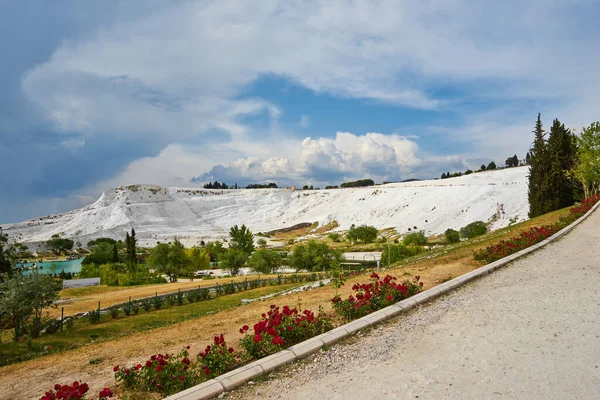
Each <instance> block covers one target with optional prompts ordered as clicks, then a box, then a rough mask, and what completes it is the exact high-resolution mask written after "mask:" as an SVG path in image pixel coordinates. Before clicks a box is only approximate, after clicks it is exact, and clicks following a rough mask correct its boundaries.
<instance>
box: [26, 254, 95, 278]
mask: <svg viewBox="0 0 600 400" xmlns="http://www.w3.org/2000/svg"><path fill="white" fill-rule="evenodd" d="M82 261H83V258H80V259H78V260H69V261H53V262H41V263H35V264H36V265H37V266H38V271H39V272H40V273H42V274H51V273H53V272H52V269H51V267H52V264H56V267H57V268H56V271H55V273H57V274H59V273H60V271H62V270H64V271H65V272H71V273H73V272H79V271H81V262H82ZM22 265H24V266H25V267H31V265H32V263H23V264H17V267H21V266H22ZM40 267H41V268H40ZM24 272H25V273H31V270H26V271H24Z"/></svg>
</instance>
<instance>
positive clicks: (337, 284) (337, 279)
mask: <svg viewBox="0 0 600 400" xmlns="http://www.w3.org/2000/svg"><path fill="white" fill-rule="evenodd" d="M345 283H346V275H344V274H343V273H342V266H341V264H340V263H339V262H337V261H334V262H333V263H331V286H333V288H334V289H335V295H336V297H337V296H338V290H339V289H340V288H341V287H342V286H344V284H345Z"/></svg>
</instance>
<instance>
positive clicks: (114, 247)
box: [112, 243, 119, 262]
mask: <svg viewBox="0 0 600 400" xmlns="http://www.w3.org/2000/svg"><path fill="white" fill-rule="evenodd" d="M112 252H113V254H112V258H113V262H118V261H119V253H118V252H117V244H116V243H113V250H112Z"/></svg>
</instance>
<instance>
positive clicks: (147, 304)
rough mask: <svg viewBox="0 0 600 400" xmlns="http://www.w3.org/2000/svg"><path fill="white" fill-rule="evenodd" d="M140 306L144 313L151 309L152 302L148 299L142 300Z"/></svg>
mask: <svg viewBox="0 0 600 400" xmlns="http://www.w3.org/2000/svg"><path fill="white" fill-rule="evenodd" d="M140 304H141V305H142V308H143V309H144V311H146V312H148V311H150V309H151V308H152V300H150V299H142V300H140Z"/></svg>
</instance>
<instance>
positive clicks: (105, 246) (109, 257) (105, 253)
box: [81, 242, 115, 265]
mask: <svg viewBox="0 0 600 400" xmlns="http://www.w3.org/2000/svg"><path fill="white" fill-rule="evenodd" d="M114 257H115V256H114V244H113V245H110V244H109V243H106V242H103V243H100V244H98V245H96V247H94V250H93V251H92V252H91V253H90V254H88V255H87V256H85V258H84V259H83V261H81V265H86V264H96V265H103V264H109V263H112V262H114V261H115V259H114Z"/></svg>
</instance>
